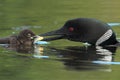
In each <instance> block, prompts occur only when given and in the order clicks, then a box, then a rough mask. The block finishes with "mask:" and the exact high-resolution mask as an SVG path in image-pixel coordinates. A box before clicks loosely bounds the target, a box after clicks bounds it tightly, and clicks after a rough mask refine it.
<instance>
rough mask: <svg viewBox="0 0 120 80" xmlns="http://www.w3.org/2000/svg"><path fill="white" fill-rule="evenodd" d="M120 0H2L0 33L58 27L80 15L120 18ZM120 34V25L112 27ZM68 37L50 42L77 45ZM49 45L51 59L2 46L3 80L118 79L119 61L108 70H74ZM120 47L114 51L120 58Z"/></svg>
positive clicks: (0, 66) (0, 75)
mask: <svg viewBox="0 0 120 80" xmlns="http://www.w3.org/2000/svg"><path fill="white" fill-rule="evenodd" d="M119 9H120V1H119V0H0V37H6V36H9V35H12V34H13V33H18V32H19V31H20V30H22V29H24V28H25V27H27V28H30V29H31V30H32V31H34V32H35V33H36V34H40V33H44V32H47V31H51V30H54V29H57V28H59V27H61V26H63V24H64V23H65V21H66V20H69V19H72V18H78V17H87V18H96V19H99V20H102V21H104V22H120V11H119ZM113 29H114V30H115V32H116V33H117V34H118V35H117V37H120V36H119V34H120V32H119V31H120V28H119V27H117V26H116V27H113ZM78 45H81V44H80V43H74V42H70V41H67V40H59V41H52V42H51V44H49V46H52V47H53V46H54V47H58V46H60V47H62V46H78ZM45 47H46V46H45ZM55 53H56V52H51V51H50V50H48V49H47V48H45V50H44V54H45V55H49V56H50V58H49V59H37V58H34V57H32V54H21V53H18V52H15V51H11V50H7V49H4V48H2V47H0V80H106V79H107V80H119V78H120V76H119V74H120V65H108V68H109V69H110V70H111V71H105V70H74V69H73V70H71V69H66V66H65V65H64V63H63V62H62V61H60V59H58V58H57V57H56V55H55ZM119 53H120V48H118V49H117V50H116V55H114V60H115V61H120V54H119Z"/></svg>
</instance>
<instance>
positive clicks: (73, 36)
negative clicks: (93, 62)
mask: <svg viewBox="0 0 120 80" xmlns="http://www.w3.org/2000/svg"><path fill="white" fill-rule="evenodd" d="M40 36H54V37H50V38H45V39H43V40H46V41H53V40H58V39H68V40H71V41H77V42H83V43H86V42H87V43H89V44H91V45H94V46H104V45H115V44H117V43H118V41H117V40H116V35H115V33H114V31H113V30H112V29H111V27H110V26H109V25H108V24H107V23H104V22H102V21H100V20H96V19H92V18H76V19H72V20H68V21H66V23H65V24H64V26H63V27H62V28H60V29H58V30H54V31H51V32H47V33H43V34H40Z"/></svg>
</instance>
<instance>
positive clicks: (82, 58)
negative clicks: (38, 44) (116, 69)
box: [51, 46, 116, 71]
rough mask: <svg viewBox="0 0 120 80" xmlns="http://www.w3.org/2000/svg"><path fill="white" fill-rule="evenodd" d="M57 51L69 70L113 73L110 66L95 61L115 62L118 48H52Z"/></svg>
mask: <svg viewBox="0 0 120 80" xmlns="http://www.w3.org/2000/svg"><path fill="white" fill-rule="evenodd" d="M51 49H54V50H56V52H57V53H58V57H59V58H60V61H62V62H63V64H64V65H65V66H66V69H67V70H104V71H111V69H110V66H109V65H105V64H104V65H102V64H99V63H94V61H107V62H112V61H113V60H114V57H113V56H114V53H115V51H116V47H106V48H103V47H100V46H97V47H95V46H90V47H85V46H82V47H78V46H76V47H75V46H74V47H73V46H69V47H66V48H64V49H57V48H51Z"/></svg>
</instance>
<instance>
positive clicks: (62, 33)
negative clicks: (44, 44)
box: [40, 19, 89, 41]
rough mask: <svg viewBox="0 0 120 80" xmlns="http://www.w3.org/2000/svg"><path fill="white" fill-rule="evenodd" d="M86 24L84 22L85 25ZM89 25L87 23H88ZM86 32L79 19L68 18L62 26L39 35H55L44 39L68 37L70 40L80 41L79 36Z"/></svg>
mask: <svg viewBox="0 0 120 80" xmlns="http://www.w3.org/2000/svg"><path fill="white" fill-rule="evenodd" d="M85 25H87V24H84V25H83V26H85ZM88 25H89V24H88ZM84 33H86V29H84V27H82V25H81V22H80V19H73V20H68V21H67V22H66V23H65V24H64V26H63V27H62V28H60V29H58V30H55V31H51V32H47V33H44V34H40V36H55V37H52V38H46V39H45V40H46V41H51V40H57V39H69V40H72V41H80V40H79V37H81V36H83V34H84Z"/></svg>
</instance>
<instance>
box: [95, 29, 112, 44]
mask: <svg viewBox="0 0 120 80" xmlns="http://www.w3.org/2000/svg"><path fill="white" fill-rule="evenodd" d="M112 34H113V32H112V30H111V29H109V30H108V31H107V32H106V33H105V34H103V35H102V36H101V37H100V38H99V39H98V40H97V41H96V46H98V45H100V44H101V43H103V42H105V41H106V40H108V39H109V38H110V37H111V36H112Z"/></svg>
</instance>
